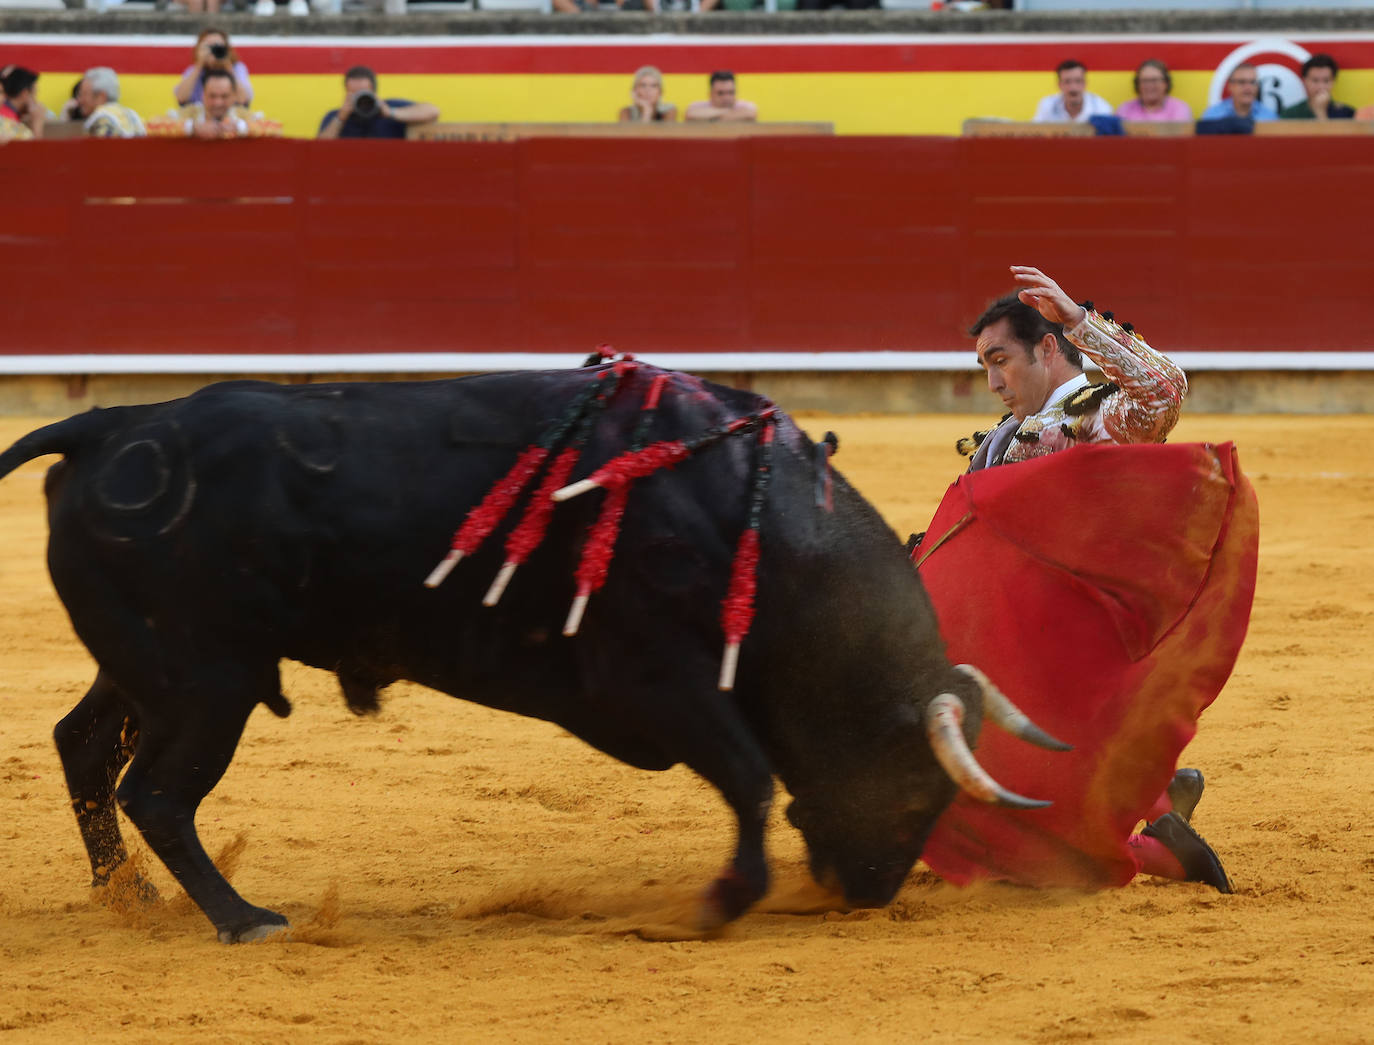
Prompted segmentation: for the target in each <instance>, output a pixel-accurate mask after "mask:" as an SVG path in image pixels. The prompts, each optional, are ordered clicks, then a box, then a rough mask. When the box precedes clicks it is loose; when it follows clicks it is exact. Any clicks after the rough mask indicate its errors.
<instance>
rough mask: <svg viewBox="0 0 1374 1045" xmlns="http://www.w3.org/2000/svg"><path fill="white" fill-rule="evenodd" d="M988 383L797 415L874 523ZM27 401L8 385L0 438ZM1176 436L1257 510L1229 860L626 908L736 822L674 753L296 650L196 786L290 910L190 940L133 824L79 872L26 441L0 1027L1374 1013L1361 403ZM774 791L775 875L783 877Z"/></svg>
mask: <svg viewBox="0 0 1374 1045" xmlns="http://www.w3.org/2000/svg"><path fill="white" fill-rule="evenodd" d="M985 420H987V419H986V418H982V417H980V418H959V417H949V416H936V417H931V418H925V419H891V418H887V419H877V418H833V417H820V416H809V417H804V418H802V421H803V424H804V425H805V426H806V427H807V428H808V429H809V430H810V431H812V432H813V434H817V435H818V434H820V433H821V432H823V431H824V430H825V429H826V428H834V429H835V430H837V431H838V432H839V434H840V436H841V441H842V445H841V449H840V455H839V457H838V458H837V460H836V464H837V466H838V467H840V468H841V469H842V470H843V471H845V472H846V473H847V474H848V476H849V477H850V479H851V480H852V481H853V482H854V483H855V484H856V485H857V486H858V487H859V489H860V490H862V491H864V492H865V493H866V494H867V495H868V496H869V497H870V498H872V499H873V500H874V501H875V502H876V504H877V505H878V506H879V508H880V509H881V510H882V511H883V513H884V514H885V515H886V516H887V518H888V519H889V520H890V521H891V523H892V525H893V527H894V529H896V530H897V531H898V533H899V534H900V535H901V536H902V537H905V536H906V534H907V533H908V532H909V531H911V530H916V529H921V528H922V527H923V526H924V524H925V523H926V521H927V520H928V518H929V516H930V514H931V513H932V511H933V509H934V507H935V505H936V503H937V502H938V500H939V498H940V496H941V494H942V492H943V490H944V488H945V486H946V485H947V483H948V482H950V481H951V480H952V479H953V478H954V476H955V474H956V473H957V472H958V471H959V469H960V460H959V459H958V458H957V457H956V456H955V455H954V453H953V450H952V444H953V441H954V439H955V438H956V436H958V435H962V434H964V433H966V432H967V431H969V430H971V429H972V428H973V427H974V425H975V423H981V422H983V421H985ZM42 421H43V419H37V418H34V419H3V420H0V446H6V445H8V444H9V443H10V442H11V441H12V440H13V439H14V438H16V437H18V436H19V435H21V434H23V433H24V432H26V431H28V430H29V429H30V428H33V427H37V425H38V424H40V423H42ZM1175 438H1177V439H1180V440H1189V439H1191V440H1214V441H1220V440H1224V439H1228V438H1229V439H1234V440H1235V441H1236V442H1237V443H1238V444H1239V446H1240V451H1241V463H1242V466H1243V467H1245V469H1246V470H1247V471H1248V473H1249V474H1250V476H1251V477H1252V479H1253V480H1254V481H1255V483H1256V486H1257V488H1258V490H1259V496H1260V506H1261V512H1262V515H1263V544H1262V555H1261V560H1260V584H1259V591H1258V596H1257V598H1256V602H1255V613H1254V619H1253V622H1252V626H1251V630H1250V637H1249V641H1248V643H1247V646H1246V649H1245V651H1244V653H1243V654H1242V655H1241V659H1240V663H1239V665H1238V667H1237V670H1236V673H1235V675H1234V677H1233V678H1232V680H1231V683H1230V685H1229V686H1228V688H1227V689H1226V691H1225V692H1224V693H1223V694H1222V696H1221V698H1220V699H1219V700H1218V701H1217V703H1216V704H1215V705H1214V706H1213V708H1212V709H1211V710H1210V711H1209V712H1208V714H1207V716H1206V717H1205V718H1204V719H1203V722H1202V729H1201V732H1200V734H1199V736H1198V738H1197V740H1196V741H1195V742H1194V743H1193V745H1192V747H1191V748H1189V750H1188V752H1187V753H1186V755H1185V764H1191V765H1196V766H1199V767H1201V768H1202V769H1203V770H1204V772H1205V773H1206V774H1207V780H1208V786H1207V794H1206V797H1205V798H1204V800H1203V803H1202V805H1201V806H1200V807H1199V810H1198V813H1197V815H1196V819H1195V823H1196V824H1197V826H1198V828H1199V830H1200V831H1202V833H1203V834H1204V835H1206V836H1207V838H1208V839H1209V840H1210V841H1211V842H1212V843H1213V844H1214V845H1215V847H1216V848H1217V850H1218V851H1219V852H1220V853H1221V855H1222V857H1223V859H1224V861H1225V863H1226V866H1227V870H1228V871H1229V872H1230V874H1231V877H1232V878H1233V879H1234V881H1235V883H1236V886H1237V890H1238V892H1237V894H1236V895H1234V896H1230V897H1223V896H1221V895H1219V894H1218V893H1216V892H1214V891H1212V890H1210V889H1209V888H1207V887H1205V886H1201V885H1187V884H1178V883H1160V882H1158V881H1155V880H1150V879H1137V880H1136V881H1135V882H1134V883H1132V884H1131V885H1130V886H1128V887H1127V888H1124V889H1121V890H1118V891H1115V892H1106V893H1100V894H1095V895H1082V894H1076V893H1067V892H1066V893H1038V892H1031V891H1028V890H1023V889H1019V888H1011V887H1004V886H996V887H991V886H989V887H980V888H972V889H966V890H958V889H954V888H951V887H949V886H946V885H943V884H942V883H941V882H939V881H938V880H937V879H935V878H934V877H933V876H931V875H930V874H929V873H928V872H925V871H924V870H923V869H921V868H920V867H918V869H917V871H916V872H915V873H914V874H913V876H912V878H911V880H910V881H909V882H908V884H907V886H906V887H905V888H904V889H903V891H902V893H901V894H900V895H899V897H898V898H897V900H896V901H895V902H894V903H893V904H892V905H891V906H890V907H889V908H887V909H885V910H880V911H861V912H855V913H850V914H840V913H835V912H831V913H827V914H784V913H769V911H768V906H769V904H768V902H766V903H765V905H764V907H763V909H762V910H760V911H757V912H754V913H751V914H749V915H747V916H746V917H745V918H743V919H742V920H741V921H740V922H739V923H737V924H736V925H735V926H733V927H732V928H731V929H730V930H729V931H728V932H727V933H725V935H724V936H723V938H720V939H716V940H705V941H701V940H694V941H678V942H655V941H653V940H650V939H645V938H644V936H645V935H652V932H651V931H650V932H648V933H645V932H644V931H643V930H644V927H646V926H653V925H655V924H658V923H659V922H660V921H661V920H662V919H663V916H664V912H665V911H671V910H673V909H675V908H679V907H680V906H681V905H682V904H684V903H688V902H691V901H692V899H693V898H694V897H695V895H696V894H697V892H698V891H699V890H700V889H701V888H702V887H703V886H704V885H705V884H706V883H707V882H708V881H709V880H710V879H711V878H712V877H713V876H714V875H715V873H716V872H717V870H718V869H719V867H720V866H721V865H722V863H723V861H724V860H725V858H726V856H727V855H728V852H729V849H730V847H731V844H732V825H731V822H730V819H729V817H728V816H727V814H726V811H725V807H724V805H723V803H722V802H721V801H720V800H719V799H718V798H717V796H716V794H715V792H714V791H713V790H711V789H710V788H709V787H708V786H707V785H705V784H703V783H702V782H701V781H699V780H698V779H697V778H696V777H694V776H693V775H692V774H690V773H689V772H687V771H685V770H682V769H676V770H673V771H671V772H668V773H663V774H648V773H642V772H639V771H636V770H633V769H630V768H628V767H626V766H623V765H620V764H619V763H615V762H613V761H611V760H610V759H609V758H607V757H605V756H603V755H600V754H598V753H597V752H595V751H592V750H591V749H589V748H587V747H585V746H584V745H583V744H581V742H579V741H577V740H574V739H572V738H571V737H569V736H568V735H566V734H564V733H562V732H561V731H560V730H559V729H557V728H555V727H552V726H549V725H547V724H544V723H540V722H533V721H529V720H526V719H520V718H514V717H510V716H506V715H502V714H499V713H496V712H492V711H488V710H486V709H484V708H481V707H477V706H474V705H469V704H464V703H460V702H457V701H454V700H452V699H450V698H447V697H443V696H439V695H437V694H434V693H432V692H428V691H424V690H420V689H418V688H415V687H410V686H396V687H394V688H393V689H392V690H391V691H390V692H389V699H388V700H387V702H386V704H385V705H384V709H383V712H382V714H381V716H380V718H379V719H378V720H375V721H366V720H365V721H358V720H356V719H355V718H354V717H353V716H352V715H350V714H349V713H348V711H347V710H346V709H345V707H344V703H343V700H342V698H341V697H340V696H339V695H338V692H337V688H336V684H335V683H334V681H333V679H332V677H330V676H325V675H323V674H320V673H317V672H314V671H310V670H308V669H304V668H300V667H298V666H290V665H289V666H287V668H288V670H287V681H286V692H287V695H288V696H289V697H290V698H291V699H292V701H293V702H294V704H295V712H294V713H293V714H292V716H291V717H290V718H289V719H287V720H285V721H281V720H278V719H276V718H274V717H273V716H272V715H271V714H270V713H268V712H267V711H266V710H265V709H261V708H260V709H259V710H258V711H257V712H256V713H255V714H254V716H253V718H252V720H251V721H250V722H249V726H248V731H247V734H246V736H245V738H244V741H243V743H242V745H241V746H240V748H239V753H238V757H237V758H236V760H235V762H234V764H233V765H232V766H231V767H230V770H229V772H228V774H227V775H226V776H225V778H224V780H223V781H222V782H221V783H220V785H219V787H218V788H217V789H216V790H215V791H214V792H213V793H212V794H211V795H210V797H209V798H208V799H207V800H206V802H205V803H204V805H203V806H202V808H201V812H200V817H199V821H198V822H199V824H200V831H201V837H202V839H203V840H204V842H205V844H206V847H207V848H208V849H209V850H210V851H211V852H212V853H214V854H219V862H220V866H221V868H224V869H225V870H226V871H229V869H230V868H233V869H234V870H233V872H232V873H231V877H232V879H233V881H234V884H235V886H236V887H237V888H238V889H239V890H240V891H241V892H243V893H244V894H245V895H246V896H247V897H248V898H249V899H251V900H253V901H255V902H257V903H260V904H263V905H266V906H270V907H275V908H276V909H278V910H281V911H283V912H284V913H286V914H287V915H288V916H289V917H290V918H291V920H292V923H293V925H294V926H295V929H294V931H293V932H292V933H291V934H290V935H288V936H286V937H282V938H277V939H274V940H271V941H268V942H265V943H261V944H253V945H245V946H238V947H226V946H222V945H220V944H218V943H216V942H215V936H214V933H213V930H212V929H211V927H210V925H209V923H208V922H207V921H206V920H205V919H204V917H203V916H202V915H201V914H200V912H199V911H197V910H195V909H194V908H193V907H191V905H190V904H189V902H188V901H187V900H186V898H185V897H184V896H183V895H182V894H180V891H179V890H178V889H176V888H175V887H174V886H173V885H172V883H171V879H170V876H168V875H167V874H166V872H165V871H164V869H163V868H162V867H161V865H158V864H155V861H151V859H150V858H149V860H150V866H149V871H150V874H151V875H152V877H153V878H154V880H155V881H156V882H157V883H158V885H159V887H160V888H161V891H162V895H163V897H164V900H163V902H162V903H160V904H158V905H157V906H155V907H153V908H151V909H137V908H134V909H129V908H128V905H127V904H125V905H120V904H118V903H116V904H113V905H111V904H109V903H102V902H101V898H100V897H97V896H96V895H93V894H92V893H91V892H90V891H89V890H88V888H87V883H88V881H89V869H88V865H87V862H86V857H85V854H84V851H83V850H82V848H81V844H80V840H79V838H78V835H77V831H76V826H75V823H74V822H73V819H72V816H71V814H70V812H69V811H68V809H67V795H66V791H65V788H64V785H63V780H62V773H61V769H60V766H59V764H58V760H57V755H56V752H55V750H54V747H53V744H52V741H51V730H52V727H53V725H54V723H55V722H56V721H57V720H58V719H59V718H60V717H62V715H64V714H65V713H66V711H67V710H68V709H69V708H70V707H71V706H72V705H73V704H74V703H75V702H76V701H77V700H78V699H79V698H80V697H81V695H82V694H83V693H84V692H85V689H86V687H87V685H88V684H89V682H90V679H91V677H92V674H93V670H92V665H91V662H90V660H89V658H88V656H87V654H86V652H85V650H84V649H83V648H82V647H81V646H80V644H79V643H78V642H77V641H76V639H75V637H74V636H73V634H72V632H71V629H70V626H69V624H68V622H67V619H66V616H65V614H64V612H63V610H62V607H61V605H60V604H59V603H58V602H57V600H56V597H55V596H54V594H53V592H52V589H51V586H50V584H49V581H48V577H47V573H46V569H45V566H44V546H45V541H46V523H45V519H44V513H43V504H42V496H41V482H42V475H43V471H44V468H45V466H46V463H47V462H34V463H31V464H29V465H27V466H25V467H24V468H22V469H20V470H19V471H18V472H17V473H15V474H14V475H12V476H11V477H9V478H8V479H7V480H5V481H4V482H3V483H2V484H0V535H2V536H3V540H0V709H2V710H0V1031H3V1032H4V1033H3V1034H0V1042H5V1043H10V1042H15V1043H17V1042H28V1041H54V1042H56V1041H62V1042H68V1041H77V1040H85V1041H89V1042H99V1041H114V1040H118V1041H120V1042H182V1041H188V1040H192V1041H196V1040H199V1041H215V1042H221V1041H223V1042H236V1041H239V1042H259V1041H261V1042H267V1041H272V1042H276V1041H283V1040H289V1041H293V1042H295V1041H300V1042H316V1041H318V1042H380V1041H393V1040H406V1039H409V1040H418V1041H440V1040H443V1041H477V1040H496V1041H563V1040H573V1041H595V1042H636V1043H638V1042H646V1041H647V1042H706V1041H710V1042H746V1041H751V1040H752V1041H758V1042H768V1043H773V1042H807V1043H810V1042H826V1041H875V1042H876V1041H914V1040H918V1039H929V1040H933V1041H940V1042H962V1041H1027V1042H1061V1041H1066V1040H1088V1039H1097V1040H1110V1041H1114V1042H1116V1041H1126V1042H1135V1041H1141V1042H1154V1041H1159V1042H1164V1041H1168V1042H1209V1043H1214V1042H1228V1041H1236V1042H1240V1041H1244V1042H1254V1041H1264V1042H1292V1041H1296V1040H1303V1039H1312V1040H1316V1041H1318V1042H1367V1041H1374V964H1371V963H1374V829H1372V828H1371V822H1370V801H1369V798H1370V791H1371V783H1370V782H1371V779H1374V762H1371V752H1374V720H1372V719H1371V717H1370V714H1369V709H1370V707H1371V704H1372V703H1374V683H1372V682H1371V678H1374V643H1371V641H1370V628H1371V622H1372V621H1374V569H1372V568H1371V552H1370V550H1369V548H1370V537H1369V534H1370V532H1371V531H1370V530H1369V529H1366V527H1370V526H1371V524H1374V465H1371V463H1370V456H1369V447H1370V446H1371V445H1372V444H1374V418H1371V417H1353V418H1307V417H1301V418H1232V417H1186V418H1185V421H1184V423H1183V424H1182V425H1181V426H1180V428H1179V430H1178V432H1177V433H1176V436H1175ZM781 806H782V803H778V804H777V806H776V808H777V809H778V810H779V812H777V813H776V814H775V823H774V827H773V831H772V834H771V856H772V860H773V864H774V868H775V876H776V884H775V886H774V894H773V897H772V898H771V899H770V902H771V903H772V904H773V905H774V906H775V907H782V908H787V907H790V908H792V909H794V910H795V909H796V908H797V906H798V904H797V900H798V898H799V897H801V896H803V895H804V894H805V891H806V890H805V884H806V878H807V876H806V872H805V869H804V865H803V857H802V852H801V845H800V840H799V836H798V835H797V834H796V833H795V832H794V831H793V830H792V829H791V828H790V827H788V826H787V824H786V822H785V821H784V820H783V819H782V816H781V812H780V810H781ZM125 829H126V832H128V833H129V834H132V829H131V828H129V827H128V825H127V824H126V827H125ZM107 892H108V891H107ZM105 899H107V900H108V899H116V900H117V899H119V898H118V897H113V898H111V897H106V898H105ZM789 901H790V902H789ZM121 906H122V909H121Z"/></svg>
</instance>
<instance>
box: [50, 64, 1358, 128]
mask: <svg viewBox="0 0 1374 1045" xmlns="http://www.w3.org/2000/svg"><path fill="white" fill-rule="evenodd" d="M79 76H80V73H79V72H75V71H71V70H68V71H51V72H48V71H43V75H42V79H41V80H40V81H39V88H40V97H41V99H42V101H43V102H44V104H46V105H47V106H48V107H49V108H50V109H53V110H54V111H56V110H58V109H60V108H61V106H62V104H63V102H65V101H66V99H67V97H68V92H69V91H70V89H71V86H72V84H73V83H74V82H75V81H76V79H77V78H78V77H79ZM1211 79H1212V74H1211V73H1210V72H1205V71H1197V72H1188V71H1184V72H1178V73H1175V75H1174V94H1175V95H1177V96H1178V97H1180V98H1182V99H1183V100H1184V101H1186V102H1188V104H1189V105H1191V106H1192V107H1193V111H1194V112H1195V113H1200V112H1201V111H1202V109H1203V108H1205V106H1206V98H1207V91H1208V88H1209V86H1210V84H1211ZM176 82H177V78H176V77H173V76H132V75H130V76H125V77H121V88H122V92H123V98H122V101H123V102H124V103H125V104H126V105H129V106H132V107H133V108H134V109H135V110H136V111H138V113H139V114H141V115H142V116H143V117H145V118H148V117H156V116H159V115H161V114H163V113H165V112H167V111H168V110H169V109H171V108H172V107H173V105H174V103H173V99H172V87H173V86H174V85H175V83H176ZM1338 86H1339V89H1338V91H1337V92H1336V94H1337V97H1338V98H1340V99H1342V100H1344V101H1348V102H1349V103H1350V104H1353V105H1360V104H1364V103H1366V102H1368V101H1370V100H1371V99H1374V69H1351V70H1347V71H1343V72H1342V73H1341V77H1340V81H1339V84H1338ZM253 87H254V90H255V91H256V98H255V101H254V106H253V107H254V108H255V109H260V110H262V111H263V112H264V113H265V114H266V115H268V116H269V117H271V118H272V119H274V120H278V121H280V122H281V123H282V125H283V128H284V131H285V133H286V134H287V135H289V136H291V137H297V138H309V137H313V136H314V134H315V130H316V128H317V127H318V126H319V122H320V119H321V117H322V116H323V115H324V114H325V113H326V112H328V111H329V110H330V109H332V108H334V107H335V106H337V105H338V104H339V102H340V101H341V99H342V89H341V85H340V81H339V78H338V77H336V76H323V75H280V76H267V75H264V76H254V77H253ZM1089 87H1090V89H1091V90H1092V91H1094V92H1095V93H1097V94H1100V95H1102V96H1103V97H1104V98H1106V99H1107V100H1108V101H1109V102H1111V103H1112V104H1113V105H1119V104H1120V103H1121V102H1124V101H1126V100H1127V99H1128V98H1130V97H1131V96H1132V94H1133V91H1132V89H1131V75H1130V73H1125V72H1117V73H1110V72H1102V73H1092V74H1091V75H1090V79H1089ZM381 89H382V93H383V94H384V95H387V96H390V97H396V98H409V99H412V100H414V101H430V102H434V103H435V104H437V105H438V106H439V108H440V111H441V113H442V118H443V119H445V120H451V121H461V122H492V123H501V122H521V121H524V122H531V123H561V122H573V123H589V122H592V123H594V122H608V121H612V120H614V119H615V117H616V113H617V111H618V110H619V108H620V107H621V106H622V105H624V104H626V103H627V101H628V99H629V83H628V80H627V78H626V77H624V76H606V75H576V74H569V75H551V76H534V75H481V76H462V75H459V76H440V75H425V76H401V75H390V76H385V77H383V78H382V82H381ZM1053 90H1054V77H1053V74H1048V73H1040V72H994V73H988V72H941V73H806V74H799V73H758V74H753V75H750V76H748V77H741V78H740V94H741V96H742V97H746V98H748V99H750V100H751V101H754V102H756V103H757V104H758V106H759V111H760V113H761V114H762V115H763V118H764V119H766V120H778V121H797V122H809V121H822V122H832V123H834V125H835V130H836V132H837V133H840V134H958V133H959V130H960V128H961V127H962V125H963V122H964V120H966V119H969V118H971V117H978V116H1002V117H1007V118H1009V119H1016V120H1025V119H1029V118H1030V116H1031V114H1032V113H1033V112H1034V110H1035V104H1036V102H1037V101H1038V100H1039V99H1040V98H1041V97H1043V96H1044V95H1046V94H1050V93H1052V92H1053ZM664 94H665V97H666V98H667V99H668V100H669V101H672V102H674V103H676V104H677V106H678V110H679V112H681V111H682V110H684V109H685V108H686V107H687V105H688V104H689V103H690V102H692V101H696V100H698V99H700V98H703V97H704V96H705V85H704V81H703V78H702V77H701V76H698V75H690V76H689V75H685V74H683V75H668V76H665V77H664Z"/></svg>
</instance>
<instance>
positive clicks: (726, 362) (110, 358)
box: [0, 351, 1374, 376]
mask: <svg viewBox="0 0 1374 1045" xmlns="http://www.w3.org/2000/svg"><path fill="white" fill-rule="evenodd" d="M1169 357H1170V358H1171V359H1173V360H1174V362H1176V363H1178V365H1179V366H1181V367H1183V368H1184V369H1185V370H1188V371H1193V372H1198V371H1208V370H1215V371H1289V370H1307V371H1318V370H1320V371H1339V370H1357V371H1363V370H1374V352H1301V353H1299V352H1269V353H1261V352H1172V353H1169ZM585 358H586V353H584V352H583V353H579V352H569V353H567V354H563V353H541V352H372V353H358V354H353V353H347V354H342V353H341V354H332V355H248V354H243V355H68V356H58V355H52V356H22V355H0V375H10V376H16V375H24V374H48V375H67V374H334V373H345V374H425V373H435V374H447V373H464V374H470V373H487V372H491V371H497V370H557V369H561V368H563V367H569V366H576V365H577V364H578V363H580V362H581V361H582V360H583V359H585ZM642 358H643V359H644V361H645V362H646V363H652V364H654V365H655V366H661V367H664V368H666V369H669V370H696V371H706V372H716V373H719V372H726V371H730V372H738V371H748V372H759V371H779V370H801V371H808V370H810V371H952V372H956V373H959V372H966V373H977V372H978V367H977V366H976V365H975V364H974V362H973V356H972V353H971V352H968V351H962V352H661V353H649V354H647V355H644V356H643V357H642Z"/></svg>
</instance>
